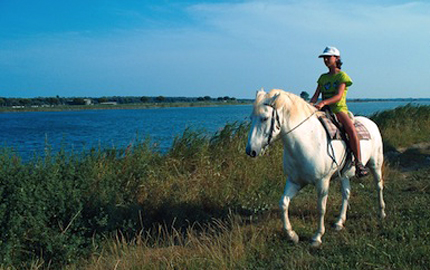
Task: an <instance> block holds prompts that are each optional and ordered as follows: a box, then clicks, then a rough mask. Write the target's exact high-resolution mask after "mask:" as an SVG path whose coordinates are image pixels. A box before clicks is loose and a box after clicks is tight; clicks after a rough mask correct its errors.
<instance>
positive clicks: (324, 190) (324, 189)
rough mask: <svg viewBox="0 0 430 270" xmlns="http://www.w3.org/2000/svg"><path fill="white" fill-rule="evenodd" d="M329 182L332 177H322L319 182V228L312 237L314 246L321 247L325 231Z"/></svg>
mask: <svg viewBox="0 0 430 270" xmlns="http://www.w3.org/2000/svg"><path fill="white" fill-rule="evenodd" d="M329 183H330V179H329V178H328V179H322V180H321V182H319V183H318V184H317V193H318V213H319V219H318V230H317V232H316V233H315V235H314V237H312V246H313V247H319V246H320V245H321V244H322V236H323V235H324V233H325V226H324V216H325V212H326V205H327V197H328V187H329Z"/></svg>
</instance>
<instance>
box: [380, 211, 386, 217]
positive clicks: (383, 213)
mask: <svg viewBox="0 0 430 270" xmlns="http://www.w3.org/2000/svg"><path fill="white" fill-rule="evenodd" d="M380 217H381V219H384V218H386V217H387V214H385V212H384V211H382V212H381V214H380Z"/></svg>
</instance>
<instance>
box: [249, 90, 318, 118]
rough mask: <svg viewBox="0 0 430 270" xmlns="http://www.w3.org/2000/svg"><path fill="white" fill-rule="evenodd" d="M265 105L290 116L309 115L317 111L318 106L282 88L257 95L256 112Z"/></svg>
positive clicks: (301, 116)
mask: <svg viewBox="0 0 430 270" xmlns="http://www.w3.org/2000/svg"><path fill="white" fill-rule="evenodd" d="M263 105H270V106H273V107H274V108H275V109H277V110H278V111H283V112H284V113H285V114H288V116H289V117H290V118H303V117H307V116H309V115H310V114H312V113H314V112H315V111H316V108H315V107H314V106H312V105H310V104H309V103H308V102H306V101H305V100H304V99H303V98H301V97H299V96H297V95H295V94H293V93H290V92H286V91H284V90H281V89H272V90H271V91H270V92H269V93H266V94H260V95H257V98H256V99H255V103H254V112H255V113H257V112H259V111H260V110H261V109H262V106H263Z"/></svg>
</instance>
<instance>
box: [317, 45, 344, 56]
mask: <svg viewBox="0 0 430 270" xmlns="http://www.w3.org/2000/svg"><path fill="white" fill-rule="evenodd" d="M324 56H337V57H340V51H339V50H338V49H337V48H335V47H326V48H325V49H324V51H323V53H322V54H321V55H320V56H318V58H321V57H324Z"/></svg>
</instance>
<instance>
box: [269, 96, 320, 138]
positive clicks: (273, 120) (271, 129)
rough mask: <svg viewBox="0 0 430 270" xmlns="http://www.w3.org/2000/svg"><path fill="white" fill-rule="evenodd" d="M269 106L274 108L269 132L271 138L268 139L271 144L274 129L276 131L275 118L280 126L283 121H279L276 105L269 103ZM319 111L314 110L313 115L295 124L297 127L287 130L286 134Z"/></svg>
mask: <svg viewBox="0 0 430 270" xmlns="http://www.w3.org/2000/svg"><path fill="white" fill-rule="evenodd" d="M268 106H270V107H272V108H273V112H272V121H271V124H270V133H269V138H268V140H267V143H268V144H270V142H271V140H272V137H273V135H272V134H273V131H274V128H275V119H276V121H277V122H278V126H279V127H280V126H281V123H280V121H279V115H278V112H277V110H276V108H275V107H274V106H271V105H268ZM316 113H317V111H314V112H313V113H312V114H311V115H309V116H308V117H306V118H305V119H304V120H303V121H302V122H300V123H299V124H298V125H297V126H295V127H293V128H292V129H290V130H289V131H287V132H286V133H285V135H288V134H290V133H291V132H293V131H294V130H296V129H297V128H298V127H300V126H301V125H303V124H304V123H305V122H306V121H308V120H309V119H310V118H311V117H312V116H314V115H315V114H316ZM275 116H276V118H275Z"/></svg>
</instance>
